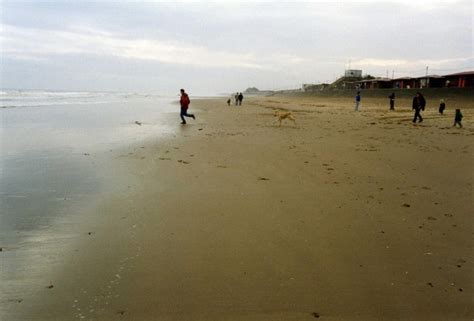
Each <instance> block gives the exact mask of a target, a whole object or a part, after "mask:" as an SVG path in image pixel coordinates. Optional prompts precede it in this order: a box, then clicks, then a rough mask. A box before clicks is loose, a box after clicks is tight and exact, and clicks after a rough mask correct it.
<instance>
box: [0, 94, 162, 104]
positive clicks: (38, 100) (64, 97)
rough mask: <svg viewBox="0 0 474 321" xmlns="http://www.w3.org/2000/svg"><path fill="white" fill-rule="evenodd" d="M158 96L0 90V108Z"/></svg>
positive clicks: (107, 101)
mask: <svg viewBox="0 0 474 321" xmlns="http://www.w3.org/2000/svg"><path fill="white" fill-rule="evenodd" d="M153 98H161V96H159V95H153V94H142V93H112V92H90V91H42V90H1V91H0V108H15V107H40V106H51V105H73V104H79V105H81V104H103V103H114V102H120V101H126V100H127V99H153Z"/></svg>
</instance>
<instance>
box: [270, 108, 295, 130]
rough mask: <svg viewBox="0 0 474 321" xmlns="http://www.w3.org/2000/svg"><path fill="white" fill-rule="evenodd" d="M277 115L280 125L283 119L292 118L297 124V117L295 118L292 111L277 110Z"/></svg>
mask: <svg viewBox="0 0 474 321" xmlns="http://www.w3.org/2000/svg"><path fill="white" fill-rule="evenodd" d="M275 117H277V121H279V122H280V125H279V126H278V127H280V126H281V121H282V120H283V119H289V120H292V121H293V123H295V124H296V119H295V117H293V114H292V113H291V112H289V111H281V110H277V111H276V112H275Z"/></svg>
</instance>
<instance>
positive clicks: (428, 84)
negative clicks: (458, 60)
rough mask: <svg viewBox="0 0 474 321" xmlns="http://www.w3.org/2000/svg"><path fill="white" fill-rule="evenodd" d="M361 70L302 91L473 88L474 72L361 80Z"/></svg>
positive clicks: (307, 85) (350, 71) (352, 71)
mask: <svg viewBox="0 0 474 321" xmlns="http://www.w3.org/2000/svg"><path fill="white" fill-rule="evenodd" d="M361 78H362V70H346V72H345V74H344V77H342V78H340V79H338V80H336V81H335V82H334V83H332V84H318V85H315V84H303V87H302V88H301V89H302V91H321V90H325V89H330V88H342V89H355V88H361V89H378V88H400V89H402V88H407V89H408V88H443V87H449V88H467V87H474V71H465V72H459V73H455V74H449V75H444V76H439V75H428V76H423V77H416V78H412V77H400V78H395V79H390V78H372V79H362V80H358V79H361Z"/></svg>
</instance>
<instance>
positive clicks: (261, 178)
mask: <svg viewBox="0 0 474 321" xmlns="http://www.w3.org/2000/svg"><path fill="white" fill-rule="evenodd" d="M258 180H259V181H269V180H270V179H269V178H267V177H259V178H258Z"/></svg>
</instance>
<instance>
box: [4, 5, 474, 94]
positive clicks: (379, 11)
mask: <svg viewBox="0 0 474 321" xmlns="http://www.w3.org/2000/svg"><path fill="white" fill-rule="evenodd" d="M473 10H474V8H473V1H471V0H467V1H456V0H445V1H436V0H431V1H423V0H398V1H380V0H379V1H377V0H365V1H349V0H345V1H343V0H341V1H305V2H298V1H286V2H283V1H234V2H227V1H226V2H222V1H221V2H210V1H150V0H149V1H132V0H129V1H120V0H115V1H109V0H102V1H98V0H88V1H79V0H76V1H72V0H71V1H65V0H62V1H61V0H57V1H56V0H55V1H53V0H50V1H28V0H16V1H5V0H0V23H1V26H0V49H1V52H0V71H1V73H0V87H1V88H15V89H42V90H67V91H83V90H84V91H120V92H123V91H125V92H142V93H157V94H174V93H176V92H177V91H178V90H179V89H180V88H185V89H187V91H188V92H190V93H191V94H195V95H213V94H220V93H230V92H236V91H243V90H245V89H246V88H247V87H257V88H259V89H270V90H275V89H294V88H299V87H301V85H302V84H303V83H321V82H329V83H330V82H332V81H334V80H335V79H337V78H338V77H340V76H341V75H342V74H343V73H344V70H345V69H348V68H349V67H350V68H351V69H362V71H363V74H370V75H373V76H380V77H386V76H387V75H388V76H389V77H392V75H393V76H394V77H395V78H396V77H402V76H423V75H425V73H426V67H428V73H429V74H441V75H442V74H449V73H455V72H458V71H466V70H474V54H473V42H474V38H473V27H474V22H473V15H474V11H473Z"/></svg>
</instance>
